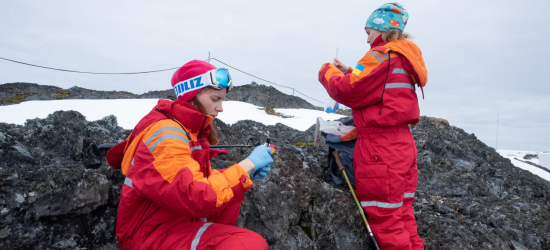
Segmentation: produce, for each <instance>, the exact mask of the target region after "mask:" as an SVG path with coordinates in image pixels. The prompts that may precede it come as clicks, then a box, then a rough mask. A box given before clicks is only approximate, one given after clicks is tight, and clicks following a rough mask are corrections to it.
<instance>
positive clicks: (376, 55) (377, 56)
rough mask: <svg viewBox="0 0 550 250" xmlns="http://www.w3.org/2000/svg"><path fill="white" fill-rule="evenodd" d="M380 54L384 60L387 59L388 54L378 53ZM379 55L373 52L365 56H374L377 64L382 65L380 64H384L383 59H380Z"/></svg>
mask: <svg viewBox="0 0 550 250" xmlns="http://www.w3.org/2000/svg"><path fill="white" fill-rule="evenodd" d="M380 54H382V55H383V56H384V58H385V59H388V54H385V53H382V52H380ZM380 54H378V53H376V52H374V51H372V52H369V53H367V55H372V56H374V58H376V60H378V62H379V63H382V62H384V59H382V57H380Z"/></svg>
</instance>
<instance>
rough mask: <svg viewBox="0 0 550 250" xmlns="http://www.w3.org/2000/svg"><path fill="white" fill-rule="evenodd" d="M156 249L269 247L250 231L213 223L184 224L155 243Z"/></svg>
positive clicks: (260, 249)
mask: <svg viewBox="0 0 550 250" xmlns="http://www.w3.org/2000/svg"><path fill="white" fill-rule="evenodd" d="M153 248H154V249H193V250H194V249H197V250H199V249H200V250H205V249H243V250H244V249H246V250H266V249H268V248H269V247H268V245H267V243H266V242H265V240H264V238H263V237H262V236H260V235H259V234H257V233H255V232H253V231H250V230H248V229H244V228H240V227H236V226H230V225H224V224H217V223H211V222H190V223H182V224H179V225H177V226H175V227H174V228H172V229H171V230H169V231H168V232H166V233H165V234H164V235H161V237H159V239H157V241H156V242H155V243H153Z"/></svg>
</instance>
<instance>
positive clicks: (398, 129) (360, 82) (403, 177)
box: [319, 3, 428, 249]
mask: <svg viewBox="0 0 550 250" xmlns="http://www.w3.org/2000/svg"><path fill="white" fill-rule="evenodd" d="M408 17H409V15H408V13H407V11H406V10H405V8H403V6H402V5H401V4H398V3H388V4H384V5H382V6H381V7H380V8H378V9H376V10H375V11H374V12H373V13H372V14H371V15H370V17H369V18H368V19H367V23H366V25H365V31H366V32H367V35H368V40H367V43H369V44H370V47H371V49H370V50H369V51H368V52H367V53H366V54H365V56H363V58H361V60H359V62H358V63H357V66H355V68H351V67H350V68H348V67H347V66H346V65H344V64H343V63H342V62H340V61H339V60H337V59H334V64H331V63H326V64H325V65H323V66H322V67H321V70H320V72H319V81H320V82H321V83H322V84H323V86H324V87H325V89H326V90H327V92H328V94H329V95H330V97H332V99H334V100H335V101H337V102H339V103H342V104H344V105H346V106H348V107H350V108H351V109H352V115H353V118H354V121H355V126H356V127H357V132H358V136H357V137H358V140H357V143H356V146H355V152H354V162H353V167H354V172H355V178H356V187H357V196H358V199H359V200H360V201H361V206H362V207H363V209H364V210H365V212H366V213H367V215H368V222H369V225H370V226H371V228H372V231H373V233H374V235H375V237H376V239H377V241H378V244H379V245H380V247H381V249H424V241H423V240H422V239H421V238H420V236H418V233H417V226H416V219H415V217H414V210H413V207H412V203H413V200H414V194H415V192H416V186H417V184H418V168H417V166H416V163H417V158H416V154H417V151H416V146H415V142H414V139H413V137H412V134H411V131H410V129H409V126H408V125H409V124H416V123H418V120H419V115H420V109H419V107H418V99H417V97H416V93H415V90H416V86H415V85H418V86H419V87H420V88H422V87H423V86H425V85H426V83H427V81H428V72H427V70H426V66H425V65H424V60H423V59H422V53H421V51H420V48H418V46H416V44H414V43H413V42H411V41H409V40H407V38H408V37H409V36H408V35H407V34H404V33H403V29H404V28H405V25H406V24H407V21H408V20H407V19H408Z"/></svg>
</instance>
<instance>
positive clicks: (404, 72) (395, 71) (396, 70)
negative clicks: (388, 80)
mask: <svg viewBox="0 0 550 250" xmlns="http://www.w3.org/2000/svg"><path fill="white" fill-rule="evenodd" d="M391 73H392V74H405V75H407V76H408V75H409V73H407V71H405V69H401V68H395V69H393V71H392V72H391Z"/></svg>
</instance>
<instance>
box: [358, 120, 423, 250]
mask: <svg viewBox="0 0 550 250" xmlns="http://www.w3.org/2000/svg"><path fill="white" fill-rule="evenodd" d="M358 132H359V134H358V138H359V140H358V141H357V144H356V146H355V152H354V160H353V161H354V170H355V179H356V185H357V196H358V199H359V201H360V202H361V205H362V207H363V209H364V210H365V212H366V213H367V215H368V222H369V225H370V227H371V229H372V231H373V233H374V235H375V237H376V240H377V241H378V244H379V245H380V248H381V249H423V248H424V247H423V241H422V239H420V237H419V236H418V234H417V232H416V220H415V218H414V210H413V208H412V201H413V197H414V192H415V191H416V185H417V182H418V170H417V168H416V146H415V144H414V140H413V138H412V135H411V132H410V130H409V128H408V126H401V127H390V128H362V129H361V128H359V129H358ZM413 247H414V248H413Z"/></svg>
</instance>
